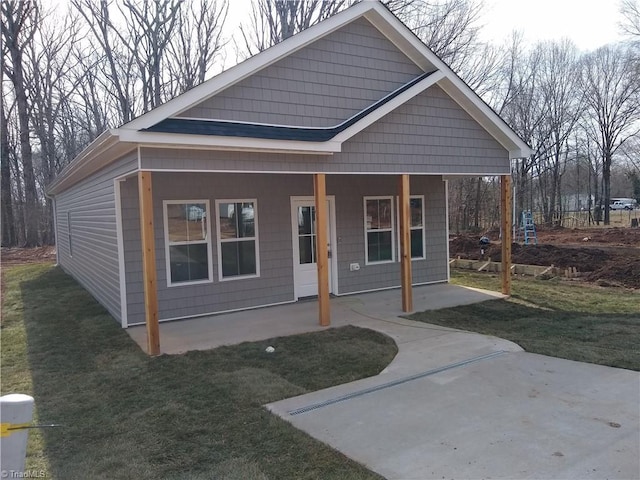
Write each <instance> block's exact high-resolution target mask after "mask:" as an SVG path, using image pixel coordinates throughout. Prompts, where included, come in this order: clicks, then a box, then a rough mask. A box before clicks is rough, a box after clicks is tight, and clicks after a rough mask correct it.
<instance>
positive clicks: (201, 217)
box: [163, 200, 212, 286]
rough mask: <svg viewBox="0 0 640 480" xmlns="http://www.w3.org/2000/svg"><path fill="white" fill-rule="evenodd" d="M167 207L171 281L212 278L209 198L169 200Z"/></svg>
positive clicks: (181, 281)
mask: <svg viewBox="0 0 640 480" xmlns="http://www.w3.org/2000/svg"><path fill="white" fill-rule="evenodd" d="M163 209H164V234H165V249H166V252H165V253H166V258H167V283H168V285H170V286H171V285H180V284H191V283H202V282H209V281H211V270H212V268H211V230H210V225H209V218H210V217H209V200H189V201H182V200H175V201H174V200H166V201H164V202H163Z"/></svg>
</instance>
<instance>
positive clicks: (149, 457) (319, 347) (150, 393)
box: [2, 265, 397, 480]
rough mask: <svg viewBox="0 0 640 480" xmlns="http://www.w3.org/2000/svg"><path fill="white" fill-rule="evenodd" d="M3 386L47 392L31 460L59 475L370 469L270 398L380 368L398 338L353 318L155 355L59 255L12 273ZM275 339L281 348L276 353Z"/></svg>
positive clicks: (361, 474)
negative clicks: (55, 260) (300, 331)
mask: <svg viewBox="0 0 640 480" xmlns="http://www.w3.org/2000/svg"><path fill="white" fill-rule="evenodd" d="M5 281H6V290H5V296H4V300H3V307H2V313H3V320H2V321H3V325H2V393H3V394H6V393H10V392H20V393H28V394H31V395H33V396H34V397H35V399H36V413H37V420H38V421H41V422H47V423H49V422H54V423H59V424H63V425H64V427H62V428H56V429H46V430H34V431H32V432H31V433H30V440H29V442H30V445H29V454H28V459H27V467H28V468H29V469H36V470H39V469H43V470H45V471H46V472H47V477H48V478H56V479H65V480H67V479H87V478H90V479H125V478H126V479H128V478H136V479H205V478H206V479H209V478H215V479H243V480H244V479H266V478H272V479H281V478H282V479H286V478H296V479H302V478H318V479H328V478H336V479H344V478H354V479H360V478H362V479H365V478H380V477H378V476H377V475H374V474H372V473H371V472H369V471H368V470H366V469H365V468H364V467H362V466H361V465H359V464H357V463H355V462H353V461H351V460H349V459H347V458H346V457H344V456H343V455H342V454H340V453H338V452H336V451H334V450H332V449H331V448H329V447H327V446H325V445H324V444H322V443H320V442H318V441H316V440H314V439H312V438H311V437H309V436H308V435H306V434H304V433H302V432H300V431H298V430H296V429H295V428H293V427H292V426H290V425H289V424H288V423H287V422H285V421H283V420H281V419H280V418H278V417H276V416H274V415H271V414H270V413H268V412H267V411H266V410H265V409H264V408H263V407H262V405H263V404H265V403H268V402H273V401H276V400H280V399H283V398H287V397H291V396H294V395H299V394H303V393H305V392H309V391H314V390H318V389H321V388H325V387H328V386H331V385H336V384H340V383H345V382H350V381H352V380H355V379H357V378H362V377H367V376H371V375H375V374H377V373H378V372H379V371H380V370H382V369H383V368H384V367H385V366H387V365H388V364H389V362H390V361H391V360H392V359H393V357H394V356H395V354H396V353H397V348H396V346H395V344H394V343H393V341H392V340H391V339H390V338H388V337H385V336H383V335H381V334H378V333H375V332H372V331H369V330H363V329H358V328H355V327H347V328H340V329H330V330H325V331H323V332H318V333H312V334H306V335H298V336H294V337H286V338H278V339H271V340H268V341H265V342H256V343H245V344H242V345H238V346H233V347H222V348H218V349H215V350H211V351H206V352H191V353H188V354H185V355H179V356H160V357H156V358H149V357H147V356H146V355H145V354H144V353H143V352H142V351H141V350H140V349H139V348H138V347H137V345H135V344H134V342H133V341H132V340H131V339H130V338H129V336H128V335H127V334H126V333H125V332H124V331H123V330H122V329H121V328H120V327H119V326H118V325H117V324H116V322H115V321H114V320H113V319H112V318H111V317H109V315H108V314H107V313H106V312H105V311H104V309H103V308H102V307H101V306H99V305H98V304H97V303H96V302H95V301H94V300H93V299H92V298H91V297H90V296H89V295H88V294H87V293H86V292H84V290H82V289H81V288H80V287H78V285H77V284H76V283H75V282H74V281H73V280H72V279H71V278H70V277H68V276H67V275H65V274H64V273H63V272H62V271H61V270H60V269H58V268H54V267H52V266H47V265H29V266H20V267H13V268H10V269H8V270H7V271H6V272H5ZM267 345H275V347H276V353H274V354H267V353H265V352H264V349H265V347H266V346H267Z"/></svg>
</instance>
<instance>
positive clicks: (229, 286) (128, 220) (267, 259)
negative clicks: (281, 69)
mask: <svg viewBox="0 0 640 480" xmlns="http://www.w3.org/2000/svg"><path fill="white" fill-rule="evenodd" d="M152 180H153V199H154V200H153V201H154V227H155V242H156V243H155V246H156V261H157V272H158V284H157V285H158V308H159V311H160V314H159V315H160V317H159V318H160V319H161V320H166V319H172V318H181V317H188V316H195V315H200V314H206V313H214V312H222V311H228V310H236V309H243V308H248V307H254V306H260V305H268V304H272V303H281V302H290V301H293V259H292V253H291V252H292V245H291V213H290V212H291V203H290V198H289V196H290V195H313V184H312V178H311V177H310V176H300V175H239V174H238V175H236V174H169V173H154V174H153V177H152ZM121 188H122V192H123V195H122V198H123V203H124V202H125V198H126V199H127V204H130V203H133V202H134V201H136V202H137V200H136V199H137V185H136V183H135V182H133V181H127V182H124V183H123V184H122V187H121ZM125 192H126V193H125ZM196 199H197V200H205V199H208V200H209V202H210V215H211V217H215V201H216V199H219V200H223V199H256V200H257V207H258V235H259V238H258V242H259V249H260V277H258V278H246V279H235V280H225V281H219V280H218V265H219V262H218V252H217V243H216V240H217V238H216V229H215V223H212V225H211V234H212V244H211V247H212V249H211V250H212V255H213V282H211V283H202V284H194V285H184V286H171V287H169V286H167V270H166V257H165V240H164V225H163V222H164V213H163V207H162V202H163V201H164V200H196ZM136 205H137V204H136ZM123 228H124V232H123V233H124V241H125V250H126V255H125V260H126V264H127V271H126V274H127V310H128V311H127V313H128V321H129V323H130V324H134V323H141V322H144V298H143V291H142V285H143V284H142V261H141V255H140V233H139V232H140V224H139V213H138V211H137V209H136V208H131V207H130V206H127V207H126V208H125V207H124V206H123Z"/></svg>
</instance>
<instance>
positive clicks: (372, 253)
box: [364, 197, 395, 264]
mask: <svg viewBox="0 0 640 480" xmlns="http://www.w3.org/2000/svg"><path fill="white" fill-rule="evenodd" d="M364 211H365V219H364V230H365V247H366V254H367V258H366V263H367V264H370V263H382V262H393V261H394V243H395V238H394V237H395V235H394V225H395V223H394V219H393V197H365V198H364Z"/></svg>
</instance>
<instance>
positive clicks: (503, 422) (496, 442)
mask: <svg viewBox="0 0 640 480" xmlns="http://www.w3.org/2000/svg"><path fill="white" fill-rule="evenodd" d="M401 350H402V347H401ZM471 358H472V360H471V362H469V363H465V364H458V365H457V366H453V367H451V368H446V366H444V365H443V367H445V368H444V369H443V370H442V371H439V372H434V373H429V372H424V373H425V374H424V376H421V377H419V378H414V379H409V380H408V381H404V382H403V381H402V379H398V378H395V382H394V381H389V380H390V378H389V376H388V374H386V373H385V374H381V375H379V376H377V377H374V379H367V380H366V381H360V382H353V383H350V384H348V385H341V386H339V387H335V388H330V389H326V390H323V391H320V392H315V393H312V394H309V395H303V396H301V397H296V398H291V399H287V400H283V401H281V402H277V403H274V404H271V405H268V406H267V408H268V409H269V410H271V411H272V412H273V413H275V414H277V415H279V416H281V417H282V418H283V419H285V420H287V421H288V422H291V423H292V424H293V425H294V426H296V427H297V428H299V429H301V430H304V431H305V432H307V433H308V434H310V435H311V436H313V437H315V438H317V439H318V440H320V441H322V442H325V443H327V444H329V445H331V446H332V447H334V448H336V449H337V450H339V451H341V452H342V453H344V454H345V455H347V456H348V457H350V458H352V459H354V460H356V461H358V462H360V463H362V464H364V465H365V466H367V467H368V468H370V469H371V470H373V471H375V472H377V473H379V474H381V475H383V476H384V477H385V478H387V479H390V480H391V479H398V480H400V479H403V480H409V479H436V478H437V479H441V478H446V479H449V478H455V479H460V478H464V479H480V478H493V479H495V478H504V479H576V480H578V479H579V480H582V479H605V478H606V479H637V478H640V464H639V454H640V427H639V422H640V418H639V414H638V409H639V407H638V405H639V403H638V402H639V401H640V398H639V396H640V393H639V392H640V375H639V374H638V372H633V371H628V370H622V369H616V368H609V367H602V366H599V365H591V364H586V363H579V362H572V361H568V360H561V359H557V358H551V357H545V356H542V355H535V354H529V353H525V352H509V353H502V354H495V355H485V356H476V357H475V358H473V357H471ZM438 370H439V369H438Z"/></svg>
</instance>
